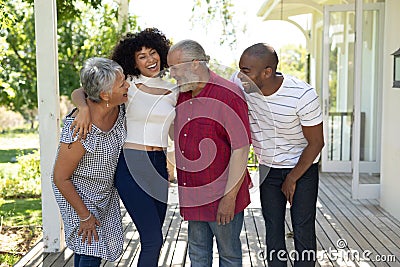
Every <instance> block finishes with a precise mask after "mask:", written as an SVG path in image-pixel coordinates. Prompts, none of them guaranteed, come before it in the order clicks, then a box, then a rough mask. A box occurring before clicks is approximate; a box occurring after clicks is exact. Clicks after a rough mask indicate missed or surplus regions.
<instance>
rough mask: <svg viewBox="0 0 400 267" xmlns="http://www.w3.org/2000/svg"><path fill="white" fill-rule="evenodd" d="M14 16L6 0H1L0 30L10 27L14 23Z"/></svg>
mask: <svg viewBox="0 0 400 267" xmlns="http://www.w3.org/2000/svg"><path fill="white" fill-rule="evenodd" d="M13 21H14V20H13V18H12V16H11V14H10V12H9V10H8V8H7V6H6V5H5V0H0V31H1V30H2V29H5V28H9V27H10V26H11V25H12V23H13Z"/></svg>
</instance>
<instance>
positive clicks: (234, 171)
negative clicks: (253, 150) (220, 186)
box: [225, 146, 250, 198]
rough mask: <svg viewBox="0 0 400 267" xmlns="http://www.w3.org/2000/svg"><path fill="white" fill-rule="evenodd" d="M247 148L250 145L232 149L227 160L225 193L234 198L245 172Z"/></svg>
mask: <svg viewBox="0 0 400 267" xmlns="http://www.w3.org/2000/svg"><path fill="white" fill-rule="evenodd" d="M249 149H250V146H244V147H241V148H239V149H235V150H233V151H232V154H231V158H230V160H229V173H228V181H227V184H226V187H225V195H230V196H232V197H235V198H236V195H237V193H238V192H239V189H240V187H241V185H242V183H243V179H244V176H245V174H246V169H247V159H248V155H249Z"/></svg>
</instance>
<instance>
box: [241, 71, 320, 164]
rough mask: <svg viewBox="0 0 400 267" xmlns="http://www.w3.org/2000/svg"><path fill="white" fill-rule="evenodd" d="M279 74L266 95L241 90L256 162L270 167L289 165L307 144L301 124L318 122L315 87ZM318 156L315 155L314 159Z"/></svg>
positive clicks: (318, 109) (295, 161) (318, 105)
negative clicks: (278, 82)
mask: <svg viewBox="0 0 400 267" xmlns="http://www.w3.org/2000/svg"><path fill="white" fill-rule="evenodd" d="M283 77H284V80H283V83H282V85H281V87H280V88H279V89H278V90H277V91H276V92H275V93H274V94H272V95H270V96H264V95H261V91H260V92H259V93H250V94H248V93H245V96H246V100H247V103H248V108H249V119H250V130H251V137H252V143H253V147H254V152H255V153H256V155H257V159H258V162H259V163H260V164H263V165H267V166H269V167H273V168H293V167H294V166H295V165H296V164H297V162H298V160H299V158H300V155H301V153H302V152H303V150H304V148H305V147H306V146H307V144H308V142H307V140H306V139H305V137H304V135H303V131H302V126H315V125H318V124H320V123H321V122H322V112H321V107H320V102H319V99H318V95H317V92H316V90H315V89H314V88H313V87H311V85H309V84H307V83H306V82H303V81H301V80H299V79H297V78H295V77H293V76H289V75H284V74H283ZM236 82H237V81H236ZM239 82H240V81H239ZM241 88H243V87H241ZM318 160H319V155H318V156H317V157H316V159H315V160H314V163H316V162H318Z"/></svg>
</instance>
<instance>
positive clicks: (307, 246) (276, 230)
mask: <svg viewBox="0 0 400 267" xmlns="http://www.w3.org/2000/svg"><path fill="white" fill-rule="evenodd" d="M278 63H279V60H278V56H277V54H276V52H275V50H274V49H273V47H271V46H269V45H267V44H263V43H258V44H255V45H252V46H250V47H248V48H247V49H246V50H245V51H244V52H243V54H242V56H241V58H240V61H239V68H240V72H239V73H238V75H237V77H236V80H237V81H239V79H240V81H239V83H241V87H242V89H244V91H245V97H246V100H247V103H248V108H249V119H250V129H251V135H252V144H253V147H254V151H255V153H256V155H257V158H258V161H259V164H260V166H259V169H260V195H261V206H262V212H263V217H264V219H265V225H266V243H267V255H266V258H267V260H268V264H269V266H286V265H287V259H288V257H289V256H291V257H292V256H293V255H295V259H294V260H295V266H314V265H315V261H316V235H315V216H316V201H317V194H318V180H319V177H318V161H319V154H320V152H321V149H322V147H323V146H324V138H323V131H322V113H321V108H320V103H319V99H318V95H317V93H316V90H315V89H314V88H313V87H311V86H310V85H309V84H307V83H305V82H303V81H300V80H299V79H297V78H295V77H292V76H289V75H285V74H282V73H279V72H276V69H277V65H278ZM287 202H289V203H290V212H291V220H292V226H293V231H294V243H295V249H296V252H295V253H292V252H290V254H289V253H288V251H287V250H286V245H285V226H284V220H285V212H286V204H287Z"/></svg>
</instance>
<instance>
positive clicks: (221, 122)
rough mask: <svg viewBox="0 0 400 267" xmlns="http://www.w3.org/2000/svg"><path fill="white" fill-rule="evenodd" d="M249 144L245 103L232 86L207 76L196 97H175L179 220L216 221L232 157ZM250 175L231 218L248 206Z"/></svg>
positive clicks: (237, 199) (180, 95)
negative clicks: (206, 80) (237, 150)
mask: <svg viewBox="0 0 400 267" xmlns="http://www.w3.org/2000/svg"><path fill="white" fill-rule="evenodd" d="M250 143H251V138H250V126H249V118H248V109H247V104H246V101H245V98H244V95H243V92H242V90H240V89H239V88H238V87H237V86H236V85H235V84H233V83H231V82H229V81H227V80H225V79H223V78H222V77H220V76H218V75H216V74H215V73H213V72H211V71H210V80H209V81H208V83H207V84H206V86H205V87H204V88H203V89H202V91H201V92H200V93H199V94H198V95H197V96H195V97H192V92H191V91H190V92H185V93H180V94H179V97H178V103H177V106H176V118H175V156H176V167H177V176H178V185H179V203H180V210H181V215H182V216H183V218H184V219H185V220H195V221H215V220H216V216H217V210H218V205H219V201H220V199H221V198H222V197H223V195H224V193H225V187H226V182H227V179H228V171H229V170H228V168H229V160H230V157H231V153H232V151H233V150H235V149H239V148H241V147H244V146H248V145H250ZM249 184H250V176H249V173H248V171H247V169H246V173H245V178H244V181H243V183H242V185H241V187H240V189H239V192H238V194H237V197H236V206H235V214H236V213H238V212H241V211H243V210H244V209H245V208H246V207H247V205H248V204H249V203H250V194H249Z"/></svg>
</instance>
